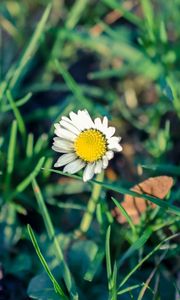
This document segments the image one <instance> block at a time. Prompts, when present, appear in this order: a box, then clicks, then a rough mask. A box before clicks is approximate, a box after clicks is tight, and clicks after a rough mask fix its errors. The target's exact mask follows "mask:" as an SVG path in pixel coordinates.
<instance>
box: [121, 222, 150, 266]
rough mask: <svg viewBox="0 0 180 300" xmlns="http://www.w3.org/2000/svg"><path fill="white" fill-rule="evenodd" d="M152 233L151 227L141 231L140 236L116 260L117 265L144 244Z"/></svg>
mask: <svg viewBox="0 0 180 300" xmlns="http://www.w3.org/2000/svg"><path fill="white" fill-rule="evenodd" d="M152 233H153V231H152V229H151V228H150V227H148V228H147V229H146V230H145V232H144V233H143V235H142V236H140V238H138V239H137V240H136V241H135V242H134V243H133V244H132V245H131V247H130V248H129V249H128V250H127V251H126V252H125V253H124V255H123V256H122V257H121V259H120V260H119V262H118V267H120V266H121V265H122V263H123V262H124V261H125V260H126V259H127V258H128V257H130V256H131V255H132V254H133V253H134V252H135V251H137V250H138V249H140V248H141V247H143V246H144V244H145V243H146V242H147V240H148V239H149V238H150V236H151V234H152Z"/></svg>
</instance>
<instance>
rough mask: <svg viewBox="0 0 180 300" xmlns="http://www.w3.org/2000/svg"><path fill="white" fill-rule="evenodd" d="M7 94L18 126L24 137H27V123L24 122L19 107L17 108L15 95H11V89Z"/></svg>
mask: <svg viewBox="0 0 180 300" xmlns="http://www.w3.org/2000/svg"><path fill="white" fill-rule="evenodd" d="M6 96H7V99H8V100H9V103H10V105H11V108H12V110H13V112H14V115H15V117H16V120H17V123H18V127H19V131H20V133H21V135H22V138H23V139H25V137H26V127H25V124H24V120H23V117H22V116H21V113H20V111H19V109H18V108H17V106H16V103H15V102H14V100H13V97H12V95H11V92H10V91H9V90H8V91H7V92H6Z"/></svg>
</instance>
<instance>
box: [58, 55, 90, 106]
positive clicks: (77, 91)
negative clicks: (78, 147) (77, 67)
mask: <svg viewBox="0 0 180 300" xmlns="http://www.w3.org/2000/svg"><path fill="white" fill-rule="evenodd" d="M54 64H55V67H56V69H57V70H58V72H59V73H60V74H61V75H62V77H63V78H64V81H65V82H66V84H67V86H68V88H69V89H70V91H71V92H72V93H73V94H74V96H75V97H76V100H77V101H78V102H79V103H80V105H82V103H83V105H84V106H85V107H86V108H87V109H90V108H91V105H90V102H89V100H88V99H87V98H86V97H85V96H84V95H83V92H82V89H81V88H80V87H79V85H78V84H77V83H76V82H75V80H74V79H73V78H72V76H71V75H70V73H69V72H68V71H67V70H66V69H65V68H64V67H63V65H62V64H60V63H59V62H58V61H57V60H55V63H54Z"/></svg>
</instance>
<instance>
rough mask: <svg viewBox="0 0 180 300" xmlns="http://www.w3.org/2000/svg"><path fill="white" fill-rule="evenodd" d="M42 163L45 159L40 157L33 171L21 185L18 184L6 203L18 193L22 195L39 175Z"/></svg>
mask: <svg viewBox="0 0 180 300" xmlns="http://www.w3.org/2000/svg"><path fill="white" fill-rule="evenodd" d="M44 161H45V157H41V158H40V160H39V161H38V163H37V165H36V167H35V168H34V170H33V171H32V172H31V173H30V174H29V175H28V176H27V177H26V178H25V179H24V180H23V181H22V182H21V183H19V184H18V186H17V187H16V189H15V191H14V192H13V193H12V194H11V195H10V196H9V198H8V199H7V201H11V200H12V199H13V198H14V197H16V196H17V195H18V194H19V193H22V192H23V191H24V190H25V189H26V188H27V186H28V185H29V184H30V183H31V182H32V180H33V179H34V178H35V177H36V176H37V175H38V174H39V172H40V170H41V168H42V166H43V164H44Z"/></svg>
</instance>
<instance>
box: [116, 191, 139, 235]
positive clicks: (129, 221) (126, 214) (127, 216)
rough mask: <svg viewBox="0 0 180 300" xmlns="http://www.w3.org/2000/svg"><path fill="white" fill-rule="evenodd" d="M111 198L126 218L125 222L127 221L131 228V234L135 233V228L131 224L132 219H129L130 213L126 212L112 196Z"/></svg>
mask: <svg viewBox="0 0 180 300" xmlns="http://www.w3.org/2000/svg"><path fill="white" fill-rule="evenodd" d="M111 199H112V201H113V202H114V204H115V205H116V206H117V207H118V208H119V210H120V211H121V213H122V214H123V216H124V217H125V218H126V220H127V222H128V223H129V225H130V227H131V229H132V232H133V234H136V228H135V226H134V224H133V220H132V219H131V217H130V215H129V214H128V213H127V211H126V210H125V209H124V207H123V206H122V205H121V203H120V202H118V201H117V200H116V199H115V198H114V197H111Z"/></svg>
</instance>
